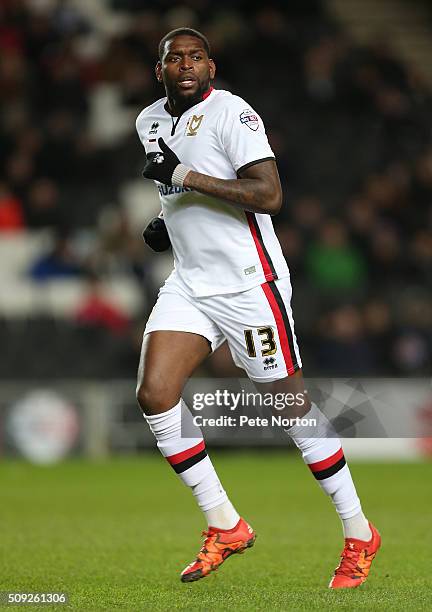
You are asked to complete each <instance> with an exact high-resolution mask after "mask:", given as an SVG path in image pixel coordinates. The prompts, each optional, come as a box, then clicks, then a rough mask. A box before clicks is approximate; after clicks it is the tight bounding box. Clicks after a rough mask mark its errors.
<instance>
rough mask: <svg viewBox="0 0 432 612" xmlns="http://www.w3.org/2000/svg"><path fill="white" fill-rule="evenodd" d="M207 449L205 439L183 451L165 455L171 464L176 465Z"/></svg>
mask: <svg viewBox="0 0 432 612" xmlns="http://www.w3.org/2000/svg"><path fill="white" fill-rule="evenodd" d="M204 449H205V444H204V440H201V442H199V443H198V444H197V445H196V446H192V448H187V449H186V450H184V451H182V452H181V453H177V454H176V455H171V456H170V457H165V459H166V460H167V461H168V462H169V463H170V464H171V465H176V464H177V463H181V462H182V461H185V460H186V459H189V458H190V457H193V456H194V455H197V454H198V453H200V452H201V451H202V450H204Z"/></svg>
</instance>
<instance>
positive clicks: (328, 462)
mask: <svg viewBox="0 0 432 612" xmlns="http://www.w3.org/2000/svg"><path fill="white" fill-rule="evenodd" d="M343 456H344V454H343V450H342V447H340V449H339V450H338V451H336V452H335V453H334V455H330V457H327V459H323V460H322V461H316V462H315V463H309V467H310V469H311V470H312V472H320V471H321V470H326V469H327V468H329V467H331V466H332V465H334V464H335V463H337V462H338V461H339V460H340V459H342V457H343Z"/></svg>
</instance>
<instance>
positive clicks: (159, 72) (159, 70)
mask: <svg viewBox="0 0 432 612" xmlns="http://www.w3.org/2000/svg"><path fill="white" fill-rule="evenodd" d="M155 74H156V78H157V80H158V82H159V83H162V64H161V62H160V61H159V62H158V63H157V64H156V66H155Z"/></svg>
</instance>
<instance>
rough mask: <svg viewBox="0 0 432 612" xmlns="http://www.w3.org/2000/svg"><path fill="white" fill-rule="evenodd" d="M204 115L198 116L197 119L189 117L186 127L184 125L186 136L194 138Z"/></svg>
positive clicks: (194, 116)
mask: <svg viewBox="0 0 432 612" xmlns="http://www.w3.org/2000/svg"><path fill="white" fill-rule="evenodd" d="M203 117H204V115H200V116H199V117H197V116H196V115H192V117H189V119H188V122H187V125H186V136H196V135H197V132H198V130H199V127H200V125H201V123H202V120H203Z"/></svg>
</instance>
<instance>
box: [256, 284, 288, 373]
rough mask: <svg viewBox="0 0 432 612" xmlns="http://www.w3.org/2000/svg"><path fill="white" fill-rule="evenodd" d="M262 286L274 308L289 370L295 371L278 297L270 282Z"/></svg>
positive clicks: (283, 352)
mask: <svg viewBox="0 0 432 612" xmlns="http://www.w3.org/2000/svg"><path fill="white" fill-rule="evenodd" d="M261 287H262V289H263V291H264V293H265V296H266V298H267V300H268V303H269V304H270V308H271V309H272V312H273V316H274V318H275V321H276V327H277V330H278V334H279V342H280V345H281V348H282V354H283V356H284V360H285V365H286V368H287V371H288V372H289V373H293V372H294V370H295V366H294V360H293V357H292V355H291V349H290V345H289V342H288V335H287V332H286V329H285V324H284V320H283V316H282V312H281V309H280V308H279V304H278V303H277V301H276V298H275V296H274V295H273V291H272V290H271V288H270V286H269V285H268V283H263V284H262V285H261Z"/></svg>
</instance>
